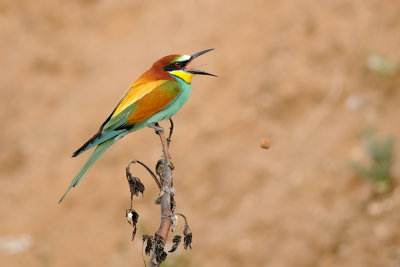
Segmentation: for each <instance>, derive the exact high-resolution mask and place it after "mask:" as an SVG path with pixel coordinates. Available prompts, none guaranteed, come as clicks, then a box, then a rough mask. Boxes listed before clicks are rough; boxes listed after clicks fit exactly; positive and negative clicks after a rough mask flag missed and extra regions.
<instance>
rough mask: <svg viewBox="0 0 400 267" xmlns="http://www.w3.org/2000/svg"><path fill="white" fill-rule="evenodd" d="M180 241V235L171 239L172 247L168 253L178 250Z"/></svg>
mask: <svg viewBox="0 0 400 267" xmlns="http://www.w3.org/2000/svg"><path fill="white" fill-rule="evenodd" d="M181 240H182V236H180V235H176V236H174V238H173V239H172V243H173V246H172V248H171V249H170V250H169V251H168V252H169V253H172V252H174V251H175V250H176V249H177V248H178V246H179V244H180V243H181Z"/></svg>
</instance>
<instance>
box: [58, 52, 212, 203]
mask: <svg viewBox="0 0 400 267" xmlns="http://www.w3.org/2000/svg"><path fill="white" fill-rule="evenodd" d="M211 50H213V49H207V50H203V51H200V52H198V53H196V54H193V55H191V56H190V55H169V56H166V57H163V58H161V59H159V60H157V61H156V62H155V63H154V64H153V66H152V67H151V68H150V69H149V70H148V71H146V72H145V73H143V74H142V76H140V77H139V79H137V80H136V81H135V82H134V83H133V84H132V85H131V86H130V88H129V90H128V92H127V93H126V94H125V95H124V96H123V97H122V98H121V100H120V101H119V102H118V104H117V106H116V107H115V109H114V110H113V111H112V112H111V114H110V116H109V117H108V118H107V119H106V120H105V122H103V124H102V125H101V127H100V129H99V131H98V132H97V133H96V134H95V135H94V136H93V137H92V138H90V139H89V141H87V142H86V143H85V144H84V145H83V146H82V147H81V148H79V149H78V150H77V151H75V153H74V154H73V155H72V157H76V156H78V155H79V154H81V153H82V152H84V151H86V150H88V149H89V148H92V147H94V146H97V147H96V149H95V150H94V151H93V153H92V155H90V157H89V159H88V160H87V161H86V163H85V164H84V165H83V167H82V168H81V169H80V171H79V172H78V174H77V175H76V176H75V177H74V179H72V181H71V185H70V186H69V187H68V189H67V191H66V192H65V193H64V195H63V196H62V198H61V199H60V201H59V202H61V201H62V200H63V199H64V197H65V196H66V195H67V193H68V192H69V190H71V188H72V187H75V186H76V185H77V184H78V183H79V181H80V180H81V179H82V178H83V176H84V175H85V173H86V172H87V171H88V170H89V168H90V167H91V166H92V165H93V163H95V161H96V160H97V159H98V158H99V157H100V156H101V155H102V154H103V153H104V151H106V149H107V148H109V147H110V146H111V145H112V144H114V143H115V142H116V141H118V139H120V138H122V137H123V136H125V135H127V134H128V133H131V132H134V131H137V130H139V129H141V128H143V127H146V126H149V127H152V128H155V127H156V126H155V123H157V122H159V121H161V120H167V119H169V118H171V117H172V116H173V115H174V114H175V113H176V112H177V111H178V110H179V109H180V108H181V107H182V105H183V104H185V102H186V101H187V100H188V98H189V95H190V90H191V81H192V77H193V76H194V75H196V74H200V75H211V76H216V75H214V74H211V73H208V72H204V71H200V70H196V69H191V68H189V67H188V64H189V63H190V62H191V61H192V60H193V59H195V58H196V57H198V56H200V55H202V54H204V53H207V52H209V51H211Z"/></svg>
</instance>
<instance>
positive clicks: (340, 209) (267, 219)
mask: <svg viewBox="0 0 400 267" xmlns="http://www.w3.org/2000/svg"><path fill="white" fill-rule="evenodd" d="M399 14H400V2H399V1H393V0H392V1H389V0H352V1H351V0H332V1H326V0H325V1H312V0H298V1H290V0H281V1H278V0H272V1H261V0H252V1H227V0H225V1H215V0H201V1H176V0H173V1H128V0H121V1H99V0H79V1H54V0H51V1H50V0H48V1H47V0H40V1H22V0H15V1H11V0H5V1H4V0H3V1H0V69H1V71H0V107H1V108H0V121H1V124H2V127H1V130H0V138H1V140H2V142H1V145H0V148H1V149H0V217H1V219H0V241H1V242H0V245H1V246H0V263H1V264H0V265H1V266H43V267H44V266H116V267H124V266H142V265H143V263H142V257H141V242H140V236H139V237H138V238H137V240H135V241H134V242H132V241H131V240H130V235H131V227H130V225H129V224H128V223H126V220H125V218H124V215H125V209H126V208H128V206H129V192H128V187H127V182H126V179H125V177H124V172H125V166H126V165H127V163H128V162H129V161H130V160H132V159H140V160H142V161H144V162H146V163H148V164H150V165H154V164H155V162H156V160H157V159H158V157H159V156H160V154H161V153H160V145H159V141H158V138H157V136H155V135H154V133H153V131H152V130H150V129H144V130H142V131H140V132H137V133H134V134H131V135H130V136H128V137H126V138H124V139H122V140H120V141H119V142H118V143H117V144H116V145H114V146H113V147H112V148H111V149H109V150H108V151H107V152H106V153H105V155H104V156H103V157H102V158H101V159H100V160H99V161H98V162H97V164H96V165H95V166H94V167H93V168H92V169H91V170H90V172H89V173H88V174H87V176H86V177H85V179H84V180H83V182H82V183H80V184H79V186H78V187H77V188H75V189H74V190H73V191H72V192H71V193H70V195H69V196H68V197H67V199H66V200H65V202H64V203H62V205H58V204H57V201H58V199H59V197H60V196H61V194H62V193H63V192H64V190H65V189H66V187H67V185H68V184H69V182H70V179H72V177H73V176H74V174H75V173H76V172H77V171H78V169H79V168H80V167H81V165H82V164H83V163H84V161H85V159H86V158H87V156H88V154H83V155H82V156H80V157H79V158H77V159H71V158H70V155H71V153H72V152H73V151H74V150H75V149H77V148H78V147H79V146H80V145H81V144H82V143H83V142H84V141H86V140H87V139H88V138H90V137H91V136H92V134H94V133H95V132H96V131H97V129H98V127H99V126H100V124H101V123H102V122H103V120H104V119H105V118H106V117H107V116H108V115H109V113H110V112H111V110H112V109H113V107H114V106H115V104H116V103H117V101H118V100H119V98H120V97H121V95H122V94H123V93H124V92H125V91H126V90H127V88H128V86H129V84H130V83H131V82H133V81H134V80H135V79H136V78H137V77H138V76H139V75H140V74H141V73H142V72H143V71H144V70H146V69H147V68H148V67H150V65H151V64H152V62H153V61H155V60H157V59H158V58H160V57H162V56H164V55H168V54H172V53H180V54H190V53H194V52H197V51H200V50H202V49H206V48H216V50H215V51H214V52H212V53H210V54H207V55H205V56H203V57H202V58H199V60H198V61H197V62H196V63H195V64H197V65H198V66H199V67H200V68H202V69H204V70H206V71H209V72H212V73H216V74H218V75H219V77H218V78H212V77H196V78H194V80H193V83H192V84H193V85H192V89H193V90H192V95H191V98H190V100H189V102H188V103H187V104H186V105H185V106H184V108H183V109H182V110H181V111H180V112H179V113H178V114H177V115H176V116H175V117H174V121H175V124H176V128H175V135H174V137H173V141H172V144H171V153H172V156H173V162H174V164H175V166H176V170H175V171H174V177H175V188H176V190H177V196H176V200H177V203H178V207H177V211H179V212H182V213H184V214H185V215H186V216H187V217H188V219H189V223H190V226H191V230H192V231H193V235H194V241H193V249H192V250H189V251H185V250H183V249H182V248H180V249H179V250H178V252H177V253H175V254H174V255H171V256H169V258H168V262H167V264H166V265H165V266H205V267H207V266H273V267H275V266H276V267H281V266H283V267H286V266H288V267H303V266H304V267H312V266H351V267H358V266H360V267H361V266H362V267H369V266H371V267H375V266H376V267H382V266H388V267H392V266H393V267H395V266H400V227H399V226H400V225H399V223H400V215H399V208H400V189H399V188H394V190H393V191H392V192H391V193H390V194H388V195H386V196H383V197H380V198H371V195H372V193H371V186H370V184H368V183H365V182H364V181H363V180H361V179H360V178H359V177H357V176H355V175H354V173H353V172H352V171H351V170H350V169H349V168H348V162H349V161H350V160H365V153H364V151H363V144H362V140H361V138H360V136H361V132H362V131H363V129H365V128H366V127H373V128H375V129H376V130H377V132H378V134H379V136H387V135H392V136H394V137H396V138H397V137H399V136H400V119H399V114H400V107H399V103H400V92H399V82H400V77H399V75H398V74H397V75H392V76H388V77H381V76H379V75H377V74H376V73H373V72H371V71H369V70H368V68H367V67H366V60H367V58H368V56H369V55H370V54H371V53H378V54H381V55H383V56H385V57H387V58H390V59H392V60H394V61H396V60H400V50H399V47H400V34H399V32H400V17H399ZM354 103H355V104H354ZM163 125H165V126H166V125H167V124H165V123H164V124H163ZM262 138H269V139H270V141H271V148H270V149H269V150H263V149H261V148H260V146H259V143H260V140H261V139H262ZM395 152H396V153H397V154H399V145H398V144H396V147H395ZM135 171H136V172H135V174H137V175H138V176H139V177H141V178H142V180H143V181H145V185H146V188H147V189H146V192H145V196H144V197H143V198H140V199H139V200H137V201H135V208H136V210H137V211H138V212H139V214H140V218H139V228H140V231H139V233H138V234H139V235H141V234H144V233H149V234H152V233H154V231H155V230H156V228H157V225H158V223H159V219H158V218H159V208H158V207H156V206H155V205H153V201H154V199H155V196H156V195H157V190H156V188H155V185H153V184H152V182H151V181H150V177H148V175H146V173H145V172H144V171H142V170H141V169H135ZM399 175H400V166H399V161H398V160H397V161H395V164H394V168H393V177H394V179H395V181H398V180H399V179H400V178H399ZM181 223H182V222H181ZM181 225H182V224H181ZM178 231H181V228H179V229H178ZM168 264H169V265H168Z"/></svg>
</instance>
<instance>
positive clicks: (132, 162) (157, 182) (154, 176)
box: [126, 160, 161, 190]
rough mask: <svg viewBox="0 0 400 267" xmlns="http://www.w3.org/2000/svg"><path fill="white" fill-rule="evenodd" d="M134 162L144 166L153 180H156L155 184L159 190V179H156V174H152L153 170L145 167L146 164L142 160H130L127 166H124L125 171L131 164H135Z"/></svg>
mask: <svg viewBox="0 0 400 267" xmlns="http://www.w3.org/2000/svg"><path fill="white" fill-rule="evenodd" d="M135 163H139V164H140V165H142V166H143V167H145V168H146V170H147V171H148V172H149V173H150V175H151V177H153V179H154V182H156V184H157V186H158V189H160V190H161V183H160V181H158V178H157V177H156V175H155V174H154V172H153V171H152V170H151V169H150V168H149V167H147V165H146V164H144V163H143V162H141V161H139V160H132V161H131V162H130V163H129V164H128V167H126V169H127V171H130V166H131V164H135Z"/></svg>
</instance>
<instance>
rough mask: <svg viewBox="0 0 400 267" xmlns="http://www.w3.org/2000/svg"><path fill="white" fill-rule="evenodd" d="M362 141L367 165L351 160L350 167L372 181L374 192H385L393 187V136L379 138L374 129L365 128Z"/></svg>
mask: <svg viewBox="0 0 400 267" xmlns="http://www.w3.org/2000/svg"><path fill="white" fill-rule="evenodd" d="M363 141H364V146H365V152H366V154H367V155H368V157H369V161H370V163H369V166H363V165H361V164H359V163H356V162H352V163H351V167H352V168H353V170H354V171H355V172H356V173H357V174H358V175H359V176H360V177H362V178H364V179H366V180H368V181H370V182H372V184H373V186H374V191H375V192H376V193H378V194H385V193H387V192H389V191H390V190H391V189H392V187H393V182H392V176H391V168H392V164H393V146H394V138H393V137H386V138H384V139H381V140H379V139H378V138H376V136H375V133H374V131H371V130H367V131H365V132H364V134H363Z"/></svg>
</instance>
